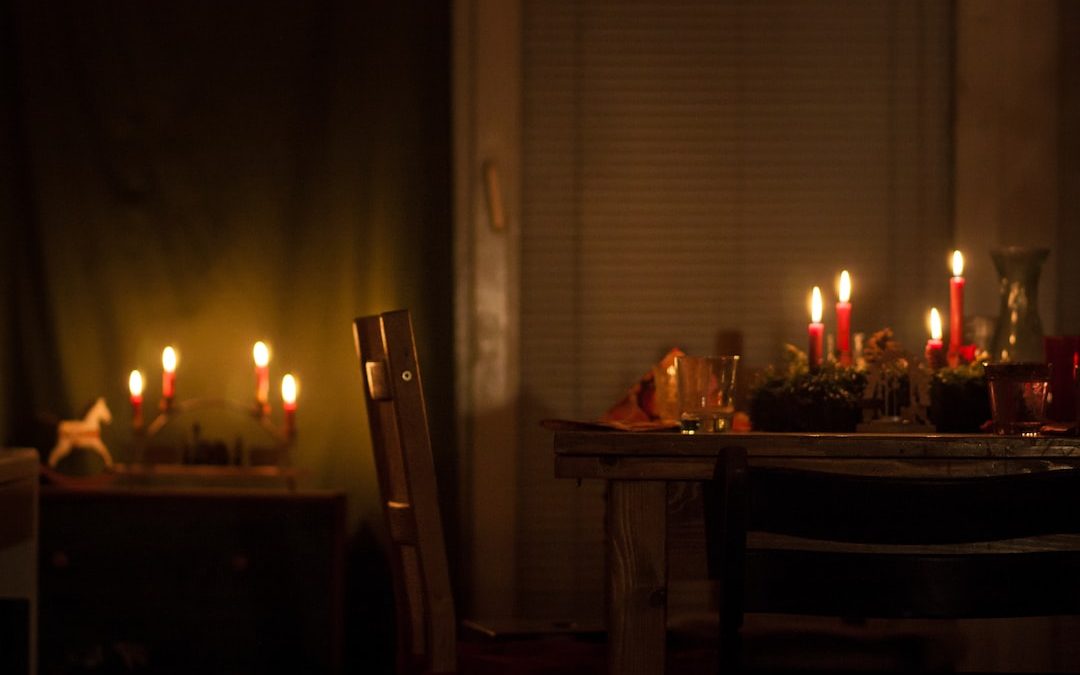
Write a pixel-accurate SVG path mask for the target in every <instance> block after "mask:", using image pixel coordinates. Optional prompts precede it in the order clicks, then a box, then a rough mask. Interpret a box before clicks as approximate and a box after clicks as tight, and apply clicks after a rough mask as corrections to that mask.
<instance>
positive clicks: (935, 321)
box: [930, 307, 941, 340]
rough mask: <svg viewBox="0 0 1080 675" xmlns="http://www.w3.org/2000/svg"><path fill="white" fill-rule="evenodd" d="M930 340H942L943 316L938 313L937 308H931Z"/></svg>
mask: <svg viewBox="0 0 1080 675" xmlns="http://www.w3.org/2000/svg"><path fill="white" fill-rule="evenodd" d="M930 338H931V339H933V340H940V339H941V314H939V313H938V311H937V307H931V308H930Z"/></svg>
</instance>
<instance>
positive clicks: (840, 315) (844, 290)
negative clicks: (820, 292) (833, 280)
mask: <svg viewBox="0 0 1080 675" xmlns="http://www.w3.org/2000/svg"><path fill="white" fill-rule="evenodd" d="M839 290H840V293H839V296H840V302H838V303H836V346H837V348H838V349H839V350H840V365H843V366H850V365H851V302H850V300H851V275H849V274H848V271H847V270H844V271H842V272H840V289H839Z"/></svg>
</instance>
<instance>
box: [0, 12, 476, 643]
mask: <svg viewBox="0 0 1080 675" xmlns="http://www.w3.org/2000/svg"><path fill="white" fill-rule="evenodd" d="M449 49H450V46H449V6H448V3H446V2H427V1H424V0H406V1H404V2H392V3H376V2H334V1H333V0H315V1H308V2H299V1H297V2H283V1H275V2H265V1H258V2H256V1H253V0H243V1H239V2H225V3H221V2H142V1H136V0H126V1H124V0H117V1H109V2H92V3H83V2H62V1H60V0H46V1H32V0H14V1H8V0H0V50H2V54H3V56H2V59H0V67H2V80H0V92H2V93H0V97H2V101H3V105H2V107H0V115H2V117H0V231H2V233H3V235H2V236H3V239H2V241H0V256H2V265H3V280H4V281H3V284H4V287H3V293H2V295H0V298H2V300H0V302H2V303H3V304H2V307H0V311H2V312H3V316H4V319H5V320H4V322H3V330H2V331H0V359H2V360H0V363H2V376H0V386H2V389H0V432H2V434H3V438H4V442H5V443H6V444H7V445H27V444H33V445H37V446H39V447H42V448H44V449H48V445H49V443H50V440H51V439H50V438H49V437H48V434H49V431H48V430H49V429H50V427H49V423H50V422H49V421H50V420H54V419H55V418H56V417H60V418H64V419H67V418H72V417H76V416H79V415H81V414H82V412H84V409H85V407H86V406H87V405H88V404H89V403H91V402H92V401H93V400H94V399H95V398H97V397H98V396H104V397H105V398H106V400H107V402H108V404H109V406H110V408H111V409H112V412H113V422H112V424H111V425H110V426H109V427H107V428H106V429H105V430H104V438H105V442H106V444H107V445H108V446H109V447H110V449H111V450H112V452H113V454H114V456H116V457H118V458H120V459H123V458H125V457H126V456H127V453H128V448H127V446H128V445H129V443H130V441H131V434H130V419H131V415H130V410H129V406H128V405H127V376H128V373H129V372H130V371H131V370H132V369H134V368H140V369H141V370H142V371H143V373H144V374H145V375H146V376H147V380H148V383H147V394H146V405H147V409H148V410H153V409H155V407H156V405H157V399H158V396H159V392H160V384H159V382H160V380H159V378H160V358H161V357H160V354H161V349H162V348H163V347H164V346H165V345H166V344H173V345H175V346H176V347H177V348H178V350H179V352H180V366H179V370H178V385H177V386H178V398H180V399H187V398H202V397H210V398H216V397H225V398H229V399H233V400H236V401H241V402H245V403H246V402H247V401H248V400H250V398H251V396H252V393H253V375H252V361H251V346H252V344H253V343H254V341H255V340H258V339H263V340H266V341H267V342H268V343H269V344H270V346H271V348H272V350H273V361H272V362H271V384H272V386H271V403H272V405H273V406H274V419H275V420H279V419H280V415H281V412H280V400H279V393H278V383H279V382H280V376H281V375H282V374H283V373H284V372H286V371H290V372H294V373H296V374H297V376H298V378H299V380H300V383H301V391H300V407H299V413H298V425H299V438H298V444H297V448H296V452H295V455H294V462H295V463H296V464H297V465H298V466H299V467H300V468H301V469H303V470H304V471H306V472H307V475H308V480H307V484H308V485H310V486H312V487H325V488H337V489H344V490H346V491H347V492H348V496H349V506H350V518H349V527H350V534H351V535H352V538H353V550H352V557H351V577H350V588H351V590H350V593H351V596H352V597H351V599H350V604H349V610H348V611H349V614H350V628H349V633H351V634H352V636H351V637H347V640H346V643H347V644H348V645H350V655H349V660H350V661H352V660H356V659H364V660H367V659H369V658H371V657H372V656H373V652H371V651H370V650H374V651H375V652H378V653H382V652H383V651H385V650H386V649H387V648H388V645H386V644H385V643H383V642H380V639H379V631H380V630H381V631H382V634H383V635H385V631H386V630H387V628H386V626H385V625H381V624H386V623H387V622H385V621H383V620H381V619H379V618H378V617H379V616H380V614H382V612H383V611H385V610H384V608H383V607H380V606H379V603H382V602H385V601H386V597H385V589H386V580H385V578H384V577H382V570H381V568H380V565H379V564H378V559H379V557H378V556H377V554H376V553H377V550H378V548H379V544H378V539H379V537H380V536H381V535H380V534H377V533H379V532H380V531H381V527H380V526H379V520H378V519H379V512H378V504H377V501H376V499H377V497H376V483H375V476H374V471H373V467H372V463H371V455H370V445H369V441H368V437H367V426H366V419H365V416H364V413H363V411H362V401H361V393H360V380H359V377H358V372H357V364H356V357H355V353H354V351H353V345H352V336H351V327H350V323H351V320H352V319H353V317H355V316H359V315H363V314H369V313H375V312H380V311H385V310H389V309H395V308H401V307H408V308H410V309H411V310H412V311H413V316H414V321H415V323H416V330H417V335H418V347H419V351H420V358H421V361H422V363H423V370H424V387H425V389H426V390H427V394H428V401H429V408H430V414H431V425H432V436H433V438H434V439H436V447H435V452H436V461H437V463H438V464H439V470H440V479H441V483H442V485H443V486H444V487H443V490H444V494H443V498H444V501H445V502H447V503H446V504H444V508H446V509H448V510H447V511H445V512H448V513H453V512H454V508H453V505H452V503H453V501H454V495H453V494H452V493H451V492H450V491H448V488H449V489H452V486H454V485H455V482H456V481H455V479H454V466H453V460H452V458H453V449H452V447H450V445H449V441H448V440H447V439H452V438H453V437H454V431H453V426H452V425H453V421H452V408H451V407H450V406H449V405H448V404H443V403H441V402H443V401H449V400H450V397H451V394H452V377H453V373H452V370H451V368H452V366H451V364H452V345H451V340H450V338H451V335H452V324H451V287H452V274H451V271H452V270H451V221H450V200H451V197H450V90H449V86H450V65H449ZM43 430H45V431H43ZM95 468H96V467H94V466H92V463H91V464H89V465H87V466H84V467H81V469H82V470H89V471H93V470H94V469H95ZM448 531H449V532H453V531H454V528H452V527H450V528H448ZM453 557H454V556H451V559H453ZM382 616H385V615H382ZM373 634H374V640H373V639H372V636H373ZM360 636H366V637H365V638H364V639H359V638H360ZM354 638H356V639H354Z"/></svg>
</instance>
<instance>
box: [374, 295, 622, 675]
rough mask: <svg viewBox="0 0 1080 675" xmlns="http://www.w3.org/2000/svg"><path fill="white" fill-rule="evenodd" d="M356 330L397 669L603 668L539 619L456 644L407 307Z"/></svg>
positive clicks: (588, 645) (597, 654)
mask: <svg viewBox="0 0 1080 675" xmlns="http://www.w3.org/2000/svg"><path fill="white" fill-rule="evenodd" d="M353 331H354V337H355V340H356V350H357V356H358V357H359V359H360V372H361V376H362V379H363V383H364V398H365V401H366V403H367V411H368V423H369V425H370V429H371V439H372V446H373V449H374V453H375V465H376V469H377V471H378V479H379V490H380V492H381V496H382V503H383V513H384V516H385V519H386V525H387V528H388V530H389V539H390V544H391V547H390V549H391V550H390V556H391V568H392V570H393V577H394V580H393V581H394V593H395V606H396V613H397V664H398V672H399V673H401V674H403V675H404V674H411V673H456V672H463V673H477V674H479V673H485V674H486V673H492V674H495V673H507V674H511V673H570V674H572V673H600V672H603V670H604V663H605V652H604V645H603V644H602V643H599V642H595V641H594V642H588V641H583V640H573V639H570V638H566V637H564V638H550V637H545V636H544V634H545V633H549V632H550V630H544V628H543V627H540V626H538V625H536V624H534V625H533V626H530V627H529V628H528V630H527V631H524V632H517V631H514V632H511V633H510V634H509V635H507V634H506V633H505V632H498V634H496V633H497V631H494V630H491V629H489V628H485V627H483V626H481V625H479V624H477V623H475V622H472V623H471V626H472V627H473V628H474V629H475V633H476V634H477V635H481V634H487V635H489V636H494V637H503V638H506V639H500V640H489V641H487V642H470V643H459V642H458V639H457V632H458V631H457V618H456V615H455V611H454V599H453V595H452V592H451V586H450V575H449V571H448V566H447V558H446V549H445V543H444V539H443V530H442V519H441V516H440V513H439V504H438V486H437V481H436V476H435V465H434V461H433V459H432V453H431V440H430V437H429V433H428V422H427V410H426V407H425V404H424V393H423V387H422V385H421V380H420V364H419V363H418V361H417V357H416V345H415V343H414V340H413V330H412V321H411V319H410V316H409V312H408V311H407V310H400V311H395V312H387V313H384V314H380V315H377V316H369V317H363V318H359V319H357V320H356V321H355V323H354V326H353ZM549 628H550V627H549ZM526 637H527V638H528V639H525V638H526ZM519 638H520V639H519Z"/></svg>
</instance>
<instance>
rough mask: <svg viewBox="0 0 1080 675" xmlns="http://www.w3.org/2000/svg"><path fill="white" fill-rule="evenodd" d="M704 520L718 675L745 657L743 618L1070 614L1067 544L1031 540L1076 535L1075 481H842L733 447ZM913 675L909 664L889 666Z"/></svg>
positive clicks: (1075, 562)
mask: <svg viewBox="0 0 1080 675" xmlns="http://www.w3.org/2000/svg"><path fill="white" fill-rule="evenodd" d="M705 508H706V521H707V526H706V528H707V542H708V543H707V546H708V559H709V565H710V576H712V577H713V578H714V579H717V580H719V581H720V583H719V584H718V585H717V586H718V589H719V590H718V591H717V596H718V597H717V605H718V607H719V609H720V617H721V619H720V624H721V625H720V649H721V659H720V662H721V672H725V671H730V670H733V669H734V670H737V669H738V668H739V667H740V666H743V665H745V664H744V660H743V659H742V658H741V657H742V656H743V655H742V654H741V651H742V649H743V647H744V646H745V647H746V648H747V651H748V650H749V648H750V645H749V644H746V645H744V644H743V643H744V640H743V637H744V636H743V635H741V631H740V626H741V625H742V624H743V617H744V614H746V613H751V612H768V613H781V614H790V615H817V616H831V617H840V618H851V619H858V620H861V619H869V618H885V619H889V618H893V619H911V618H925V619H934V618H995V617H1021V616H1047V615H1060V614H1080V551H1078V550H1070V549H1069V546H1070V545H1071V544H1072V543H1075V542H1069V541H1067V540H1068V539H1069V537H1049V538H1044V539H1042V540H1041V541H1040V540H1038V539H1033V538H1036V537H1042V536H1043V535H1063V534H1075V533H1078V532H1080V517H1078V514H1080V470H1068V469H1066V470H1055V471H1045V472H1041V473H1027V474H1013V475H995V476H989V477H956V478H947V479H942V478H914V477H883V476H864V475H844V474H830V473H821V472H811V471H800V470H789V469H781V468H764V467H752V466H748V464H747V456H746V452H745V451H744V450H743V449H741V448H738V447H732V448H726V449H725V450H724V451H723V454H722V455H721V456H720V457H719V458H718V461H717V464H716V473H715V477H714V480H713V482H712V484H711V485H708V486H707V489H706V504H705ZM777 535H779V536H777ZM791 537H797V538H799V539H797V540H796V539H791ZM770 539H771V541H770ZM838 542H840V543H839V544H838ZM793 543H797V544H798V546H793ZM755 637H756V638H758V639H759V641H762V642H767V641H768V640H767V638H766V639H765V640H760V638H762V637H763V636H760V635H758V636H755ZM877 646H878V647H883V646H884V647H885V648H886V649H889V648H892V647H898V646H899V647H900V649H899V651H901V652H902V651H903V648H904V645H880V644H879V645H877ZM774 647H775V645H774ZM907 647H909V649H908V656H909V657H912V654H911V652H912V650H911V649H910V647H911V644H910V643H909V644H908V645H907ZM924 666H925V664H921V663H920V662H919V661H918V654H915V655H914V660H912V658H908V660H907V661H904V660H903V658H901V659H900V660H898V661H897V660H894V661H892V662H891V668H900V669H921V668H923V667H924ZM771 667H775V663H774V664H773V666H771Z"/></svg>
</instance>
